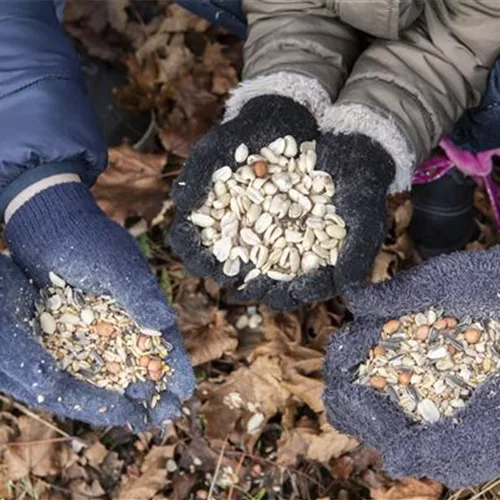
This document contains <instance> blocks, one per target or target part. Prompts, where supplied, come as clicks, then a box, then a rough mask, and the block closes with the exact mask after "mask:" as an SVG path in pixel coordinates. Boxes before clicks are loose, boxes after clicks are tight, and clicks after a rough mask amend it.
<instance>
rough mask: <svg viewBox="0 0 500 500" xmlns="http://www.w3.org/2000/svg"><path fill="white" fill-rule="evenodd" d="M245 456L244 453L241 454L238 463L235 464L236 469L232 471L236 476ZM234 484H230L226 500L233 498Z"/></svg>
mask: <svg viewBox="0 0 500 500" xmlns="http://www.w3.org/2000/svg"><path fill="white" fill-rule="evenodd" d="M245 456H246V454H245V453H242V454H241V458H240V461H239V462H238V465H237V466H236V470H235V471H234V473H235V474H236V476H238V475H239V473H240V470H241V466H242V465H243V460H245ZM234 486H235V485H234V484H232V485H231V488H230V489H229V493H228V495H227V500H231V499H232V498H233V490H234Z"/></svg>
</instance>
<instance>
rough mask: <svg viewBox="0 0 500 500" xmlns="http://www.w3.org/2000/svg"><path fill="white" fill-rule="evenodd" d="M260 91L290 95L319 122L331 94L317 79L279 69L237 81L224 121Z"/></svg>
mask: <svg viewBox="0 0 500 500" xmlns="http://www.w3.org/2000/svg"><path fill="white" fill-rule="evenodd" d="M263 95H280V96H284V97H290V98H291V99H293V100H294V101H295V102H298V103H299V104H302V106H305V107H306V108H307V109H308V110H309V112H310V113H311V114H312V115H313V116H314V117H315V118H316V120H317V121H318V122H320V121H321V120H322V118H323V114H324V113H325V111H326V109H327V108H328V106H330V105H331V99H330V95H329V94H328V92H327V91H326V90H325V88H324V87H323V86H322V85H321V84H320V83H319V82H318V81H317V80H316V79H314V78H311V77H308V76H304V75H301V74H299V73H289V72H286V71H280V72H278V73H273V74H272V75H264V76H258V77H257V78H254V79H252V80H248V81H245V82H242V83H240V84H239V85H238V86H237V87H236V88H235V89H234V90H233V91H232V92H231V96H230V97H229V99H228V100H227V102H226V112H225V115H224V120H223V121H224V122H226V121H228V120H232V119H233V118H236V116H237V115H238V113H239V112H240V110H241V108H242V107H243V106H244V105H245V104H246V103H247V102H248V101H250V100H251V99H253V98H255V97H260V96H263Z"/></svg>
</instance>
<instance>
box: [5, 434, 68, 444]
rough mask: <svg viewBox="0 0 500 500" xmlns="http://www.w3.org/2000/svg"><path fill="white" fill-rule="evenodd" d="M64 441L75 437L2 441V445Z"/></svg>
mask: <svg viewBox="0 0 500 500" xmlns="http://www.w3.org/2000/svg"><path fill="white" fill-rule="evenodd" d="M64 441H73V438H72V437H71V436H70V437H58V438H51V439H37V440H34V441H11V442H6V443H0V446H33V445H36V444H46V443H61V442H64Z"/></svg>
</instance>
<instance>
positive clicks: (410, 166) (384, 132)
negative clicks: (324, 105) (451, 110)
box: [319, 104, 416, 193]
mask: <svg viewBox="0 0 500 500" xmlns="http://www.w3.org/2000/svg"><path fill="white" fill-rule="evenodd" d="M319 125H320V129H321V131H322V132H323V133H326V132H334V133H335V132H336V133H344V134H349V133H354V132H357V133H360V134H364V135H366V136H368V137H370V138H371V139H373V140H374V141H377V142H378V143H379V144H380V145H381V146H382V147H383V148H384V149H385V150H386V151H387V152H388V153H389V154H390V155H391V156H392V158H393V160H394V163H395V164H396V175H395V177H394V181H393V182H392V184H391V186H390V188H389V192H390V193H399V192H401V191H406V190H409V189H410V188H411V182H412V178H413V172H414V170H415V163H416V156H415V152H414V150H413V147H412V146H411V144H410V143H409V141H408V139H407V138H406V137H405V136H404V134H403V132H402V131H401V129H400V128H399V126H398V125H397V124H396V122H395V121H394V120H393V119H391V118H390V117H388V116H384V115H383V114H382V113H379V112H377V111H375V110H374V109H373V108H370V107H368V106H365V105H363V104H341V105H339V106H335V105H333V106H330V107H329V108H328V109H327V110H326V111H325V112H324V113H323V118H322V119H321V120H320V122H319Z"/></svg>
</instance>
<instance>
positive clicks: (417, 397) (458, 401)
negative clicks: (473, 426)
mask: <svg viewBox="0 0 500 500" xmlns="http://www.w3.org/2000/svg"><path fill="white" fill-rule="evenodd" d="M499 367H500V322H499V321H496V320H487V321H473V319H472V318H471V317H470V316H466V317H462V318H455V317H452V316H445V315H444V312H443V310H442V309H437V308H431V309H429V310H427V311H424V312H419V313H417V314H409V315H405V316H402V317H400V318H398V319H392V320H390V321H387V322H386V323H385V325H384V327H383V330H382V332H381V341H380V342H379V344H378V345H377V346H376V347H374V348H373V349H372V350H371V351H370V354H369V357H368V359H367V361H366V362H365V363H363V364H362V365H361V366H360V367H359V370H358V379H357V382H358V383H360V384H364V385H369V386H371V387H373V388H374V389H376V390H377V391H380V392H382V393H385V394H387V396H388V397H389V398H391V399H392V400H393V401H394V402H396V403H398V404H399V405H400V406H401V408H402V409H403V410H404V411H405V412H406V413H407V414H408V415H409V416H410V417H411V418H413V419H414V420H417V421H424V422H436V421H437V420H439V419H440V418H442V417H452V416H453V415H454V413H455V412H456V411H457V410H459V409H461V408H463V407H465V405H466V404H467V400H468V399H469V398H470V397H471V395H472V392H473V391H474V390H475V389H476V388H477V387H478V386H479V385H480V384H482V383H484V382H485V381H486V380H487V379H488V377H493V376H498V368H499Z"/></svg>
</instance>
